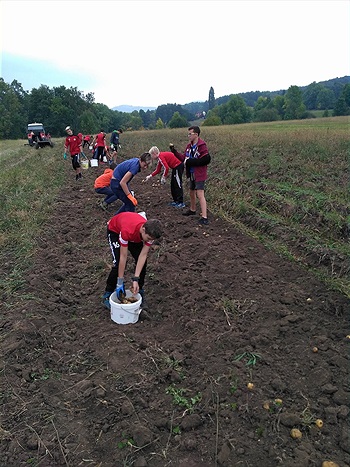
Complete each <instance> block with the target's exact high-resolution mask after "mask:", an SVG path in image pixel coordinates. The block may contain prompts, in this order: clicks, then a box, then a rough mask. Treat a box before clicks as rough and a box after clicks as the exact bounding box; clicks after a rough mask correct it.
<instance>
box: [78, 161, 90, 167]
mask: <svg viewBox="0 0 350 467" xmlns="http://www.w3.org/2000/svg"><path fill="white" fill-rule="evenodd" d="M80 165H81V168H82V169H88V168H89V161H88V160H87V159H83V160H82V161H80Z"/></svg>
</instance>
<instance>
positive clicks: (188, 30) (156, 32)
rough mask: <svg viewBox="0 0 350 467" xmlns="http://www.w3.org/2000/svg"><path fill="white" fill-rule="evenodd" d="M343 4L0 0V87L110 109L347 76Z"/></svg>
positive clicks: (319, 0) (349, 40) (340, 0)
mask: <svg viewBox="0 0 350 467" xmlns="http://www.w3.org/2000/svg"><path fill="white" fill-rule="evenodd" d="M349 13H350V0H331V1H328V0H311V1H309V0H293V1H289V0H273V1H264V0H244V1H240V0H233V1H232V0H214V1H212V0H193V1H192V0H177V1H172V0H155V1H153V0H127V1H123V0H120V1H118V0H97V1H95V0H75V1H74V0H71V1H67V0H60V1H56V0H49V1H46V0H38V1H37V0H23V1H22V0H0V26H1V36H0V54H1V55H0V67H1V77H2V78H3V79H4V81H5V82H6V83H9V84H10V83H11V82H12V80H14V79H16V80H17V81H18V82H20V83H21V84H22V86H23V88H24V89H25V90H27V91H30V90H31V89H33V88H38V87H39V86H40V85H41V84H44V85H47V86H49V87H50V88H52V87H54V86H61V85H63V86H65V87H67V88H69V87H76V88H78V90H79V91H82V92H83V93H84V94H85V95H86V94H87V93H89V92H93V93H94V96H95V102H99V103H102V104H105V105H107V106H108V107H110V108H112V107H117V106H119V105H132V106H140V107H157V106H159V105H163V104H180V105H184V104H187V103H190V102H203V101H206V100H207V99H208V96H209V90H210V87H213V89H214V96H215V98H218V97H221V96H226V95H230V94H238V93H243V92H249V91H277V90H281V89H288V88H289V87H290V86H292V85H296V86H307V85H308V84H310V83H312V82H314V81H316V82H319V81H326V80H328V79H332V78H337V77H339V78H340V77H342V76H345V75H350V67H349V58H350V27H349V18H350V15H349Z"/></svg>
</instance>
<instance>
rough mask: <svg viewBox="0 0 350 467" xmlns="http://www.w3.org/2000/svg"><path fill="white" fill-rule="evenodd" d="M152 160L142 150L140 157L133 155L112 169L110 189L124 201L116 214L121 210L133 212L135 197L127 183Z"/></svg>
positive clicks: (135, 202)
mask: <svg viewBox="0 0 350 467" xmlns="http://www.w3.org/2000/svg"><path fill="white" fill-rule="evenodd" d="M151 162H152V158H151V154H150V153H149V152H144V153H143V154H142V155H141V156H140V157H134V158H132V159H128V160H126V161H124V162H121V163H120V164H118V165H117V167H116V168H115V169H114V171H113V176H112V180H111V189H112V191H113V193H114V194H115V195H116V196H117V198H118V199H120V201H121V202H122V203H124V204H123V205H122V206H121V207H120V208H119V211H118V212H117V214H119V213H121V212H127V211H128V212H135V206H137V199H136V198H135V197H134V196H133V194H132V193H131V190H130V187H129V183H130V182H131V180H132V179H133V178H134V176H135V175H136V174H137V173H138V172H141V169H142V170H145V169H147V168H148V167H149V166H150V164H151Z"/></svg>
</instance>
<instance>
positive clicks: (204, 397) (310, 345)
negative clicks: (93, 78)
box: [0, 162, 350, 467]
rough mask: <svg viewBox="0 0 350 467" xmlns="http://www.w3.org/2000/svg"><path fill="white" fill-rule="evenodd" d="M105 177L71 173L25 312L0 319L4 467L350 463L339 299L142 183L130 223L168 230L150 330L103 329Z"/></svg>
mask: <svg viewBox="0 0 350 467" xmlns="http://www.w3.org/2000/svg"><path fill="white" fill-rule="evenodd" d="M103 168H104V167H103ZM103 168H102V167H98V168H90V169H88V170H86V171H84V179H83V180H82V181H81V182H78V183H77V182H75V180H74V173H73V170H72V169H71V166H70V165H69V163H68V162H67V164H66V168H65V170H66V171H67V185H66V188H65V189H64V190H62V192H61V193H60V196H59V197H58V198H57V200H56V202H55V205H54V214H53V216H52V217H51V218H50V219H48V221H47V224H46V226H45V228H44V229H43V232H42V235H41V237H40V238H38V245H37V251H36V254H35V256H34V258H33V263H34V266H33V269H32V270H31V271H30V273H29V274H28V278H27V279H28V280H27V287H26V290H24V291H23V300H21V301H20V302H19V303H9V304H8V306H7V307H4V306H3V307H2V308H3V312H2V316H1V336H2V344H1V349H2V353H3V355H2V361H3V367H2V370H3V371H2V376H1V385H2V389H1V398H2V400H1V402H2V412H3V413H2V422H1V432H0V434H1V454H0V459H1V460H0V465H1V467H9V466H11V467H12V466H22V465H23V466H24V465H26V466H28V465H30V466H41V467H46V466H47V467H49V466H61V465H63V466H71V467H77V466H93V467H97V466H99V467H119V466H134V467H145V466H150V467H165V466H176V467H206V466H208V467H211V466H218V465H220V466H229V467H237V466H242V467H260V466H261V467H276V466H279V465H281V466H283V467H290V466H296V467H310V466H316V467H321V465H322V462H323V461H325V460H333V461H334V462H336V463H337V464H338V465H339V466H341V467H345V466H349V465H350V443H349V417H348V414H349V408H348V407H349V392H350V384H349V371H348V370H349V353H348V350H349V346H350V339H349V334H350V331H349V319H348V315H347V313H348V309H349V306H348V305H349V303H348V301H347V299H346V298H345V297H344V296H342V295H340V294H337V293H334V292H331V291H330V290H327V289H326V287H325V286H324V285H323V284H322V283H320V282H318V281H317V280H316V279H315V278H314V277H312V276H311V275H310V274H308V273H307V272H306V271H305V270H303V269H300V268H299V267H298V266H296V265H294V264H292V263H288V262H286V260H285V259H282V258H280V257H278V256H276V255H275V254H274V253H272V252H270V251H268V250H267V249H265V248H264V247H263V246H261V245H260V244H259V243H258V242H257V241H255V240H254V239H252V238H249V237H246V236H244V235H243V234H241V233H240V232H238V231H237V230H235V228H233V227H232V226H231V225H230V224H228V223H226V222H224V221H222V220H220V219H219V218H217V217H216V216H215V213H213V212H210V213H209V220H210V225H209V226H206V227H200V226H198V224H197V223H198V219H199V217H198V216H196V217H194V216H193V217H190V218H186V217H183V216H182V215H181V212H180V211H179V210H177V209H175V208H173V207H170V206H168V202H170V201H172V200H171V197H170V187H169V186H165V187H161V186H159V185H158V184H157V183H154V184H153V185H152V183H150V182H149V183H148V184H145V183H141V180H142V178H143V177H142V175H141V174H139V175H138V176H137V177H135V178H134V180H133V182H132V188H133V189H134V190H135V196H136V197H137V198H138V201H139V209H138V210H139V211H146V214H147V216H148V218H150V217H157V218H159V219H160V220H161V221H162V222H163V225H164V230H165V235H164V238H163V239H162V241H161V242H160V243H159V244H158V245H156V246H155V247H154V249H153V250H152V253H151V255H150V257H149V262H148V275H147V278H146V286H145V290H146V293H147V301H148V304H149V307H150V308H149V313H150V315H151V320H143V321H141V320H139V321H138V322H137V323H136V324H129V325H118V324H116V323H114V322H113V321H112V320H111V319H110V315H109V313H108V311H107V310H105V309H104V308H103V307H102V305H101V296H102V293H103V291H104V287H105V280H106V278H107V275H108V271H109V268H110V265H111V256H110V252H109V247H108V244H107V241H106V238H105V234H106V221H107V220H108V218H109V217H110V216H111V215H112V214H113V212H115V211H116V210H117V208H118V206H119V202H117V203H116V204H115V210H113V211H110V212H109V213H106V212H104V211H102V210H101V209H100V208H99V207H97V204H96V201H97V200H101V199H102V197H101V196H98V195H96V194H95V193H94V190H93V181H94V179H95V177H96V176H97V175H99V174H101V173H102V171H103ZM186 201H187V202H188V196H187V192H186ZM209 208H210V206H209ZM128 265H129V269H128V277H131V275H132V274H133V268H132V267H131V266H132V261H131V258H129V263H128ZM248 383H252V384H253V385H254V386H253V387H252V388H251V389H249V388H248V386H247V385H248ZM276 399H277V401H276ZM317 419H321V420H322V421H323V427H321V428H319V427H318V426H317V425H316V423H315V421H316V420H317ZM292 428H298V429H299V430H300V432H301V433H302V438H301V439H293V438H292V437H291V435H290V432H291V429H292Z"/></svg>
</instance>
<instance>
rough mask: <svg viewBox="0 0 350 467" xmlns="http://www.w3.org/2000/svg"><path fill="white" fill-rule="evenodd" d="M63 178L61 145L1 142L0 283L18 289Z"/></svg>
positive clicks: (7, 291) (8, 289)
mask: <svg viewBox="0 0 350 467" xmlns="http://www.w3.org/2000/svg"><path fill="white" fill-rule="evenodd" d="M64 182H65V171H64V170H63V158H62V147H61V146H60V145H57V146H56V147H54V148H49V147H47V148H42V149H39V150H36V149H34V148H31V147H30V146H27V145H25V144H24V142H23V140H18V141H1V142H0V196H1V200H2V202H1V203H0V258H1V262H2V264H3V268H2V272H1V276H0V287H1V289H2V290H3V291H4V293H5V296H8V295H10V294H12V293H14V292H16V291H18V290H20V289H21V288H22V286H23V283H24V277H25V271H26V269H27V268H28V267H29V266H30V264H31V257H32V255H33V253H34V250H35V246H36V244H37V241H38V234H39V232H40V229H41V228H42V226H43V225H44V223H45V222H46V220H47V217H48V215H49V213H50V212H51V205H52V202H53V201H54V199H55V197H56V195H57V193H58V191H59V190H60V189H61V188H62V186H63V185H64Z"/></svg>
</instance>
